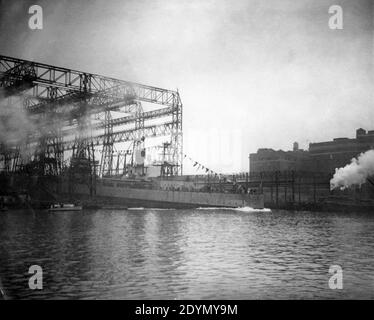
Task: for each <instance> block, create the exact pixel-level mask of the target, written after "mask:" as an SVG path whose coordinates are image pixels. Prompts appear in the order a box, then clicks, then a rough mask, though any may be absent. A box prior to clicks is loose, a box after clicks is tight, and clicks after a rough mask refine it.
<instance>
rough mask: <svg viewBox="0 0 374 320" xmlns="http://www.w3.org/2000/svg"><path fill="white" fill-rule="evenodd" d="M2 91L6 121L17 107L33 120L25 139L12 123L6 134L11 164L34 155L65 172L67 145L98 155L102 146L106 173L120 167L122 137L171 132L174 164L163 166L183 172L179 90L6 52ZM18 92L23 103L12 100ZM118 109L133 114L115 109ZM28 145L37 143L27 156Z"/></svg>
mask: <svg viewBox="0 0 374 320" xmlns="http://www.w3.org/2000/svg"><path fill="white" fill-rule="evenodd" d="M0 98H1V99H2V100H3V101H4V100H7V112H1V110H0V117H3V119H2V121H3V122H2V123H3V124H4V123H6V121H7V118H6V117H12V116H14V115H16V117H15V119H17V113H22V114H23V115H25V117H26V119H27V121H29V122H30V124H32V125H30V126H27V134H26V135H24V136H23V137H22V139H20V138H19V137H17V136H15V135H13V134H12V130H10V131H9V134H8V135H7V136H6V137H0V138H1V139H0V162H2V164H3V170H5V171H16V170H17V169H18V168H20V167H21V164H25V162H27V161H28V162H30V161H31V162H33V161H34V162H35V163H38V164H39V171H40V174H43V173H44V174H45V173H46V172H48V173H49V174H50V173H52V174H56V175H58V174H59V173H60V172H61V167H62V163H63V161H64V155H65V156H66V154H67V153H69V152H70V154H71V157H72V158H74V157H84V158H86V159H89V160H90V161H92V162H98V161H97V160H95V157H94V154H95V148H96V149H97V148H101V153H102V154H101V161H100V163H99V165H98V167H99V172H98V174H99V175H101V176H106V175H111V174H112V173H113V172H117V173H118V167H117V168H114V166H115V163H117V164H118V162H119V159H117V161H115V159H114V155H115V147H114V146H115V145H116V144H119V143H124V142H127V143H129V142H130V143H131V142H132V143H138V142H139V141H144V139H147V138H153V137H163V138H164V137H166V139H167V146H168V154H169V155H170V156H169V158H168V162H167V165H168V170H163V171H164V172H168V174H169V175H181V174H182V172H183V157H182V155H183V131H182V108H183V106H182V102H181V99H180V96H179V93H178V91H172V90H167V89H162V88H157V87H152V86H147V85H143V84H138V83H133V82H129V81H123V80H118V79H114V78H110V77H105V76H101V75H97V74H92V73H86V72H81V71H76V70H72V69H67V68H61V67H57V66H52V65H47V64H43V63H38V62H34V61H27V60H22V59H18V58H13V57H8V56H0ZM14 98H16V99H17V104H14V103H12V99H13V100H14ZM20 102H21V103H20ZM20 104H21V107H20V106H19V105H20ZM144 105H145V106H148V107H149V106H150V107H151V110H147V109H146V108H145V107H144ZM0 108H3V109H4V106H0ZM3 111H4V110H3ZM113 113H116V114H118V113H121V114H125V116H120V117H113ZM0 120H1V119H0ZM0 124H1V122H0ZM25 130H26V129H25ZM164 145H165V142H164ZM25 150H32V152H31V153H29V155H30V156H29V157H28V158H27V159H26V160H25V157H24V156H23V157H22V156H21V155H24V154H25V152H24V151H25ZM121 152H122V151H121ZM121 152H119V153H117V154H118V157H119V156H120V155H121ZM122 154H123V153H122ZM40 166H41V167H40ZM95 172H96V169H95Z"/></svg>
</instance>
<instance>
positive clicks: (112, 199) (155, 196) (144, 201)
mask: <svg viewBox="0 0 374 320" xmlns="http://www.w3.org/2000/svg"><path fill="white" fill-rule="evenodd" d="M121 185H123V183H121V182H105V183H98V184H97V186H96V192H95V194H94V195H93V196H92V197H90V196H89V194H90V192H89V189H88V187H87V186H85V185H75V188H74V189H75V190H74V195H76V196H78V195H80V196H81V197H82V198H83V199H87V201H88V199H90V198H91V199H95V201H96V203H99V204H103V205H119V206H127V207H157V208H196V207H223V208H224V207H227V208H236V207H251V208H254V209H263V208H264V198H263V195H262V194H239V193H238V194H234V193H218V192H194V191H176V190H158V189H142V188H129V187H123V186H121Z"/></svg>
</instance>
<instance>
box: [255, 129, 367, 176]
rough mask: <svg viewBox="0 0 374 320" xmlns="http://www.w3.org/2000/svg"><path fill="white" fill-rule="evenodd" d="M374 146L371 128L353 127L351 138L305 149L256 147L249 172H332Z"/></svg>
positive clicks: (313, 144)
mask: <svg viewBox="0 0 374 320" xmlns="http://www.w3.org/2000/svg"><path fill="white" fill-rule="evenodd" d="M370 149H374V130H371V131H368V132H366V130H364V129H361V128H360V129H357V130H356V137H355V138H352V139H350V138H335V139H333V140H332V141H326V142H318V143H310V144H309V151H305V150H301V149H299V148H298V145H297V143H294V148H293V150H292V151H283V150H277V151H276V150H273V149H258V151H257V153H251V154H250V156H249V157H250V172H251V173H260V172H264V173H269V172H276V171H280V172H286V171H296V172H297V171H299V172H317V173H330V174H333V173H334V172H335V169H336V168H340V167H344V166H345V165H346V164H348V163H350V161H351V159H352V158H354V157H357V156H358V155H359V154H360V153H362V152H365V151H367V150H370Z"/></svg>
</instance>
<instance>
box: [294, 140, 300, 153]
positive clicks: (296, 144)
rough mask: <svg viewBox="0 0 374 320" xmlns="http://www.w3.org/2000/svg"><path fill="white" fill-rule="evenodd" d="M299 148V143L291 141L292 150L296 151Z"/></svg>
mask: <svg viewBox="0 0 374 320" xmlns="http://www.w3.org/2000/svg"><path fill="white" fill-rule="evenodd" d="M298 150H299V143H298V142H294V143H293V151H298Z"/></svg>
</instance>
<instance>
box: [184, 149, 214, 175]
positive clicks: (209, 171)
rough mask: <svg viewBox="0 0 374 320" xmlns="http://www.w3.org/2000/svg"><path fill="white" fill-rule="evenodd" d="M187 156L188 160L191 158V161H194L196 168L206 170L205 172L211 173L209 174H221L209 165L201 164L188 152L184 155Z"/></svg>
mask: <svg viewBox="0 0 374 320" xmlns="http://www.w3.org/2000/svg"><path fill="white" fill-rule="evenodd" d="M184 157H185V158H188V160H190V161H191V162H193V167H195V168H196V170H200V169H202V170H204V171H205V173H209V174H214V175H215V176H221V174H220V173H217V172H215V171H213V170H211V169H209V168H207V167H205V166H204V165H203V164H201V163H200V162H198V161H196V160H193V159H192V158H191V157H189V156H187V155H186V154H185V155H184Z"/></svg>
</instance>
